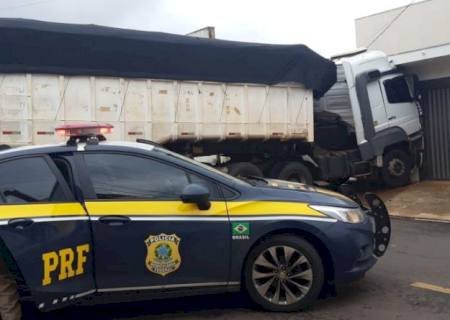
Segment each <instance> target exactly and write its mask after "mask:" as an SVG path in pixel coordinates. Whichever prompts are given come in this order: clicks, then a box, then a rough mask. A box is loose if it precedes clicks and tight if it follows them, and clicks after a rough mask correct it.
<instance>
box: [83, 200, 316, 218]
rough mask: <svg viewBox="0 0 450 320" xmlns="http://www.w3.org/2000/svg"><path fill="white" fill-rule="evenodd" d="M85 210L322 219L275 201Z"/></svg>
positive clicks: (94, 204)
mask: <svg viewBox="0 0 450 320" xmlns="http://www.w3.org/2000/svg"><path fill="white" fill-rule="evenodd" d="M86 208H87V209H88V211H89V213H90V214H91V215H95V216H99V215H100V216H101V215H135V216H139V215H146V216H147V215H159V216H170V215H187V216H192V215H195V216H197V215H198V216H226V215H227V209H228V213H229V214H230V216H254V215H301V216H316V217H317V216H318V217H325V215H324V214H323V213H321V212H319V211H316V210H314V209H311V208H310V207H308V205H307V204H306V203H295V202H275V201H237V202H233V201H231V202H227V203H226V204H225V202H222V201H212V202H211V208H210V209H209V210H199V209H198V207H197V205H195V204H188V203H182V202H180V201H90V202H86Z"/></svg>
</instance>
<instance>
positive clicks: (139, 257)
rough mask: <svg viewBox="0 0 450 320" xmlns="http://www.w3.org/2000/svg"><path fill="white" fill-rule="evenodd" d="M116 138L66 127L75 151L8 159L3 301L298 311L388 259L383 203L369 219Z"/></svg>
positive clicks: (328, 196) (3, 159)
mask: <svg viewBox="0 0 450 320" xmlns="http://www.w3.org/2000/svg"><path fill="white" fill-rule="evenodd" d="M109 130H111V127H110V126H102V125H85V124H83V125H73V126H66V127H62V128H59V131H60V132H62V133H65V134H67V135H69V136H70V139H69V141H68V142H67V143H66V144H61V145H52V146H33V147H20V148H12V149H6V150H3V151H0V177H1V179H0V252H1V255H2V256H1V261H2V263H3V264H4V265H6V266H7V272H8V274H9V276H10V279H13V280H14V283H15V284H16V285H15V286H9V288H14V290H9V291H7V290H4V292H2V294H3V295H9V297H10V298H11V299H12V300H14V299H17V296H18V295H17V292H19V293H20V299H22V300H30V301H33V302H34V303H35V304H36V306H37V307H38V308H39V309H40V310H43V311H48V310H52V309H55V308H61V307H64V306H67V305H70V304H73V303H75V302H79V303H83V301H86V299H87V298H89V300H90V301H91V303H92V301H94V302H95V301H96V299H101V301H102V303H104V302H105V299H113V300H114V301H117V299H119V301H120V300H121V299H122V297H123V299H124V300H125V297H126V300H128V301H129V300H130V297H131V299H139V300H142V299H147V298H148V299H151V298H154V297H161V296H183V295H192V294H205V293H217V292H229V291H237V290H241V289H243V290H245V291H246V292H248V294H249V296H250V297H251V298H252V299H253V300H254V301H255V302H256V303H257V304H259V305H260V306H261V307H263V308H264V309H267V310H272V311H294V310H299V309H301V308H303V307H305V306H307V305H309V304H311V303H312V302H313V301H314V300H315V299H316V298H317V297H318V296H319V294H320V293H321V291H322V290H323V289H324V287H325V286H330V285H332V284H334V283H337V282H346V281H351V280H353V279H357V278H359V277H361V276H363V275H364V274H365V272H367V271H368V270H369V269H370V268H371V267H372V266H373V265H374V264H375V263H376V261H377V256H381V255H382V254H383V253H384V252H385V251H386V249H387V245H388V242H389V237H390V222H389V216H388V214H387V211H386V208H385V207H384V205H383V203H382V201H381V200H380V199H379V198H377V197H376V196H375V195H367V196H366V200H367V202H368V206H369V208H365V207H363V206H361V204H358V203H357V202H355V201H354V200H351V199H350V198H348V197H346V196H343V195H341V194H338V193H334V192H331V191H328V190H322V189H317V188H315V187H312V186H307V185H303V184H298V183H294V182H287V181H279V180H269V179H263V178H257V177H247V178H243V179H237V178H234V177H232V176H229V175H227V174H224V173H222V172H221V171H218V170H215V169H213V168H211V167H209V166H206V165H203V164H201V163H198V162H196V161H194V160H191V159H188V158H186V157H183V156H181V155H179V154H176V153H173V152H171V151H169V150H166V149H164V148H162V147H160V146H158V145H155V144H153V143H151V142H149V141H140V142H136V143H129V142H127V143H125V142H120V143H115V142H108V141H105V139H104V137H103V135H102V134H103V133H105V132H107V131H109ZM16 288H17V289H16ZM0 290H3V289H0ZM0 303H1V302H0Z"/></svg>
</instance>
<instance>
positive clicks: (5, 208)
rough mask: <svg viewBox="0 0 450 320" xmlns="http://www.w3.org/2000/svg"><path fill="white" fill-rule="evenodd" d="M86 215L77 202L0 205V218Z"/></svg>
mask: <svg viewBox="0 0 450 320" xmlns="http://www.w3.org/2000/svg"><path fill="white" fill-rule="evenodd" d="M63 216H86V212H85V211H84V209H83V207H82V206H81V205H80V204H79V203H53V204H47V203H46V204H19V205H0V219H1V220H5V219H21V218H39V217H63Z"/></svg>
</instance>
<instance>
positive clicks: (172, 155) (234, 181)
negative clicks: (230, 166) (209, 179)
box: [153, 147, 251, 185]
mask: <svg viewBox="0 0 450 320" xmlns="http://www.w3.org/2000/svg"><path fill="white" fill-rule="evenodd" d="M153 151H157V152H161V153H164V154H166V155H168V156H171V157H174V158H177V159H179V160H182V161H186V162H189V163H191V164H193V165H196V166H199V167H201V168H203V169H206V170H208V171H210V172H212V173H215V174H219V175H221V176H222V177H224V178H226V179H228V180H230V182H232V183H237V184H241V185H249V184H251V183H249V182H247V181H245V180H241V179H238V178H236V177H233V176H231V175H229V174H226V173H225V172H222V171H220V170H217V169H215V168H213V167H211V166H208V165H206V164H204V163H201V162H199V161H195V160H192V159H191V158H188V157H185V156H183V155H181V154H179V153H176V152H173V151H170V150H167V149H165V148H161V147H155V148H154V149H153Z"/></svg>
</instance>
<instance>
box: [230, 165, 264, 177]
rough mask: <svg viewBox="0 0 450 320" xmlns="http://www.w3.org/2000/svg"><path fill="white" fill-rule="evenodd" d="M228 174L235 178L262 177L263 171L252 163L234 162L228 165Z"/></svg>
mask: <svg viewBox="0 0 450 320" xmlns="http://www.w3.org/2000/svg"><path fill="white" fill-rule="evenodd" d="M228 174H231V175H232V176H235V177H249V176H255V177H262V176H263V173H262V171H261V169H259V168H258V167H257V166H255V165H254V164H253V163H251V162H234V163H230V164H229V165H228Z"/></svg>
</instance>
